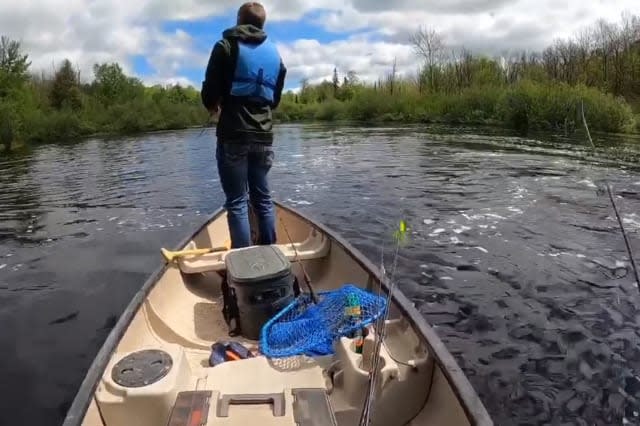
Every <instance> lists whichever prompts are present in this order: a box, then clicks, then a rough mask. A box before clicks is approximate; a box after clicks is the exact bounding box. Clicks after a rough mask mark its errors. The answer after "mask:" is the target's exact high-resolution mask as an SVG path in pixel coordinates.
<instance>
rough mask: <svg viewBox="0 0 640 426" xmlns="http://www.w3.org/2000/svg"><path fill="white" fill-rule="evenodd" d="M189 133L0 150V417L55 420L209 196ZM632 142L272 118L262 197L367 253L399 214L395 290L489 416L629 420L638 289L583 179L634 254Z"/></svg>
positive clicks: (633, 419)
mask: <svg viewBox="0 0 640 426" xmlns="http://www.w3.org/2000/svg"><path fill="white" fill-rule="evenodd" d="M198 133H199V130H196V131H185V132H177V133H160V134H152V135H146V136H143V137H137V138H129V139H125V140H114V141H104V140H90V141H85V142H81V143H78V144H70V145H48V146H44V147H40V148H37V149H35V150H34V151H32V152H31V153H29V154H27V155H23V156H14V157H9V158H4V159H0V179H1V181H0V182H1V183H0V325H1V326H2V328H1V331H0V424H2V425H4V424H7V425H8V424H25V425H27V424H28V425H55V424H59V423H60V422H61V421H62V419H63V417H64V414H65V412H66V410H67V408H68V407H69V405H70V402H71V400H72V398H73V396H74V394H75V391H76V389H77V387H78V386H79V384H80V382H81V381H82V378H83V376H84V373H85V371H86V369H87V368H88V367H89V365H90V363H91V361H92V359H93V357H94V355H95V354H96V352H97V351H98V349H99V348H100V345H101V344H102V342H103V341H104V339H105V338H106V336H107V334H108V333H109V331H110V330H111V328H112V327H113V326H114V324H115V323H116V321H117V318H118V316H119V315H120V313H121V312H122V311H123V309H124V308H125V306H126V305H127V304H128V302H129V300H130V299H131V297H132V296H133V294H134V293H135V292H136V291H137V290H138V289H139V287H140V286H141V285H142V283H143V282H144V280H145V279H146V277H147V275H148V274H149V273H150V272H151V271H152V270H153V269H155V267H156V266H157V265H158V264H159V262H160V255H159V247H161V246H167V247H169V246H173V245H174V244H175V243H177V242H178V241H179V240H180V239H181V238H182V237H183V236H184V235H185V234H186V233H188V232H191V231H192V230H193V229H194V228H195V227H196V226H198V225H199V224H201V223H202V221H204V220H205V218H206V217H207V215H208V214H210V213H211V212H213V211H214V210H216V209H217V208H218V207H219V206H220V205H221V203H222V196H221V191H220V189H219V183H218V179H217V175H216V169H215V164H214V161H213V158H214V155H213V140H212V139H211V137H210V136H207V135H205V136H203V137H198ZM636 142H637V141H636ZM634 147H640V144H638V143H635V142H633V141H631V142H629V143H627V144H624V143H623V144H621V145H618V146H617V148H611V147H609V148H607V147H606V146H605V147H603V148H600V149H599V152H598V154H597V155H596V156H595V157H594V156H592V155H591V154H589V152H588V150H586V149H585V148H584V146H579V145H575V144H572V141H569V140H563V139H562V138H557V137H556V138H554V137H551V136H548V135H547V136H544V137H543V138H538V139H535V138H529V139H521V138H516V137H510V136H506V135H502V134H497V133H496V134H485V135H484V136H478V132H474V131H473V130H472V129H470V130H468V131H462V132H461V131H460V130H459V129H456V130H455V131H454V130H453V129H447V128H442V129H433V128H431V129H418V128H353V127H350V128H336V129H333V128H324V127H319V126H315V127H301V126H282V127H279V129H278V137H277V154H276V156H277V158H276V159H277V164H276V166H275V169H274V171H273V182H274V192H275V196H276V197H277V198H278V199H279V200H281V201H283V202H285V203H286V204H288V205H292V206H294V207H297V208H298V209H300V210H302V211H304V212H306V213H309V214H311V215H312V216H314V217H316V218H318V219H320V220H322V221H323V222H325V223H326V224H327V225H329V226H331V227H333V228H335V229H336V230H337V231H338V232H340V233H341V234H343V235H344V236H345V237H346V238H347V239H349V240H350V241H352V242H353V243H354V244H355V245H356V246H357V247H358V248H360V249H361V250H362V251H363V252H364V253H365V254H366V255H367V256H369V257H370V258H371V259H373V260H375V261H376V262H378V261H379V258H380V252H379V251H380V246H381V244H382V243H388V242H389V240H390V234H391V231H390V229H389V228H390V226H392V225H393V224H394V223H395V222H396V221H397V220H398V219H400V218H405V219H407V221H408V223H409V227H410V231H411V239H410V241H409V243H408V245H407V246H406V247H405V248H403V249H402V250H401V251H400V257H399V260H398V274H397V277H398V278H399V286H400V288H401V289H402V290H403V291H404V292H405V294H407V296H408V297H409V298H410V299H411V300H413V301H414V302H415V304H416V306H417V308H418V309H419V310H420V312H422V313H423V314H424V315H425V317H426V318H427V320H428V321H429V322H430V323H431V324H433V325H434V326H435V327H436V331H437V332H438V333H439V335H440V336H441V338H442V339H443V341H444V342H445V343H446V344H447V345H448V347H449V348H450V350H451V351H452V353H453V354H454V356H455V357H456V359H457V360H458V361H459V362H460V364H461V366H462V367H463V369H464V370H465V372H466V373H467V374H468V376H469V379H470V381H471V382H472V384H473V385H474V386H475V388H476V389H477V391H478V393H479V395H480V397H481V398H482V400H483V401H484V403H485V404H486V406H487V408H488V410H489V412H490V413H491V414H492V415H493V416H494V418H495V421H496V424H498V425H537V424H553V425H569V424H577V425H621V424H639V423H640V420H639V419H640V417H639V412H640V380H639V378H638V376H639V375H640V371H639V370H640V346H639V343H640V311H639V310H638V306H639V304H640V296H639V294H640V293H639V292H638V289H637V288H636V286H635V283H634V281H633V279H632V274H631V271H630V270H629V268H628V259H627V255H626V252H625V250H624V245H623V240H622V238H621V236H620V233H619V230H618V228H617V224H616V221H615V219H614V218H613V216H612V214H613V213H612V210H611V207H610V205H609V203H608V200H607V198H606V197H605V196H604V195H602V194H598V190H597V187H598V185H599V184H600V180H601V179H602V178H603V177H605V176H608V178H609V180H610V181H611V183H612V184H613V188H614V191H615V195H616V198H617V202H618V205H619V207H620V209H621V211H622V215H623V218H624V221H625V225H626V227H627V230H628V232H629V236H630V238H631V242H632V244H633V245H634V246H635V247H636V250H637V253H638V257H640V168H638V162H639V161H640V150H639V149H637V148H634ZM387 261H388V262H387V265H386V266H387V269H390V266H391V265H390V254H389V253H387Z"/></svg>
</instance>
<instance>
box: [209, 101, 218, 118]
mask: <svg viewBox="0 0 640 426" xmlns="http://www.w3.org/2000/svg"><path fill="white" fill-rule="evenodd" d="M219 114H220V105H219V104H216V105H215V106H213V107H211V108H209V115H210V116H211V118H212V119H215V120H217V119H218V115H219Z"/></svg>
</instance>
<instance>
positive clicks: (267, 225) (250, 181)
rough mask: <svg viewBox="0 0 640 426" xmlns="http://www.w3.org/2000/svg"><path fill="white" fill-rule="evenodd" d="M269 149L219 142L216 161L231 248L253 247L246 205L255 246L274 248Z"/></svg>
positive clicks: (271, 150)
mask: <svg viewBox="0 0 640 426" xmlns="http://www.w3.org/2000/svg"><path fill="white" fill-rule="evenodd" d="M273 157H274V153H273V147H272V146H271V145H265V144H258V143H245V142H239V141H238V142H235V141H234V142H231V143H221V142H218V145H217V148H216V160H217V163H218V174H219V176H220V183H221V184H222V190H223V191H224V193H225V196H226V201H225V204H224V207H225V209H226V210H227V220H228V224H229V233H230V234H231V248H240V247H248V246H250V245H252V241H251V227H250V224H249V201H250V202H251V206H252V207H253V211H254V212H255V214H256V217H257V220H258V232H259V239H258V241H257V244H261V245H267V244H275V242H276V230H275V211H274V210H275V209H274V207H273V201H272V200H271V191H270V190H269V182H268V180H267V174H268V173H269V170H271V166H272V165H273Z"/></svg>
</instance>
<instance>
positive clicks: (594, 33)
mask: <svg viewBox="0 0 640 426" xmlns="http://www.w3.org/2000/svg"><path fill="white" fill-rule="evenodd" d="M411 44H412V46H413V49H414V52H415V53H416V55H417V56H418V57H419V58H420V60H421V61H420V62H421V64H420V66H419V68H418V69H417V70H416V72H415V73H413V74H410V75H402V76H400V75H399V73H398V71H397V67H396V64H395V62H394V63H393V64H392V65H391V67H390V68H391V69H390V71H389V72H388V74H387V75H386V76H384V77H383V78H380V79H378V80H377V81H375V82H373V83H366V84H365V83H362V82H360V81H359V80H358V78H357V75H356V74H355V73H354V72H353V71H349V72H347V73H346V75H345V76H344V79H340V78H339V75H338V70H335V71H334V76H333V79H332V81H323V82H321V83H320V84H316V85H310V84H309V82H308V80H303V81H302V82H301V89H300V91H299V93H298V94H293V93H288V94H287V95H286V96H285V98H284V99H285V102H284V105H283V108H282V110H281V111H280V112H279V116H280V117H281V118H282V119H285V120H286V119H326V120H334V119H373V120H376V121H379V120H389V121H423V122H448V123H495V124H500V125H506V126H509V127H513V128H517V129H520V130H525V131H526V130H528V129H530V128H545V129H552V130H563V131H571V130H573V129H575V128H576V127H577V126H578V125H580V123H579V121H578V118H579V115H578V107H579V106H581V105H582V103H583V102H584V105H585V109H586V113H587V120H588V122H589V124H590V126H591V127H593V128H594V129H596V130H602V131H611V132H632V131H640V115H638V112H640V17H638V16H635V15H628V14H625V15H623V16H622V19H621V21H620V22H619V23H616V24H613V23H607V22H605V21H602V20H601V21H598V22H597V23H596V24H595V25H594V26H592V27H590V28H586V29H584V30H583V31H581V32H580V33H578V34H577V35H576V36H574V37H573V38H570V39H567V40H556V41H555V42H554V43H553V44H552V45H551V46H549V47H547V48H546V49H544V50H543V51H541V52H527V51H522V52H517V53H513V54H509V55H502V56H499V57H487V56H480V55H475V54H473V53H472V52H471V51H470V50H468V49H466V48H465V47H449V46H447V45H446V42H445V40H444V39H443V37H442V36H441V35H440V34H439V33H438V32H437V31H436V30H435V29H433V28H420V29H419V30H417V31H416V32H415V33H414V34H413V36H412V38H411ZM634 108H635V115H634Z"/></svg>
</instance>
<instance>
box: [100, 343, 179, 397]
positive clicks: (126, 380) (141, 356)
mask: <svg viewBox="0 0 640 426" xmlns="http://www.w3.org/2000/svg"><path fill="white" fill-rule="evenodd" d="M172 365H173V361H172V360H171V356H170V355H169V354H168V353H166V352H165V351H161V350H157V349H148V350H144V351H139V352H134V353H132V354H129V355H127V356H126V357H124V358H122V359H121V360H120V361H118V363H117V364H116V365H114V366H113V369H112V370H111V378H112V379H113V381H114V382H116V383H117V384H119V385H120V386H124V387H127V388H139V387H142V386H147V385H150V384H152V383H155V382H157V381H158V380H160V379H162V378H163V377H164V376H166V375H167V374H168V373H169V370H171V366H172Z"/></svg>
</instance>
